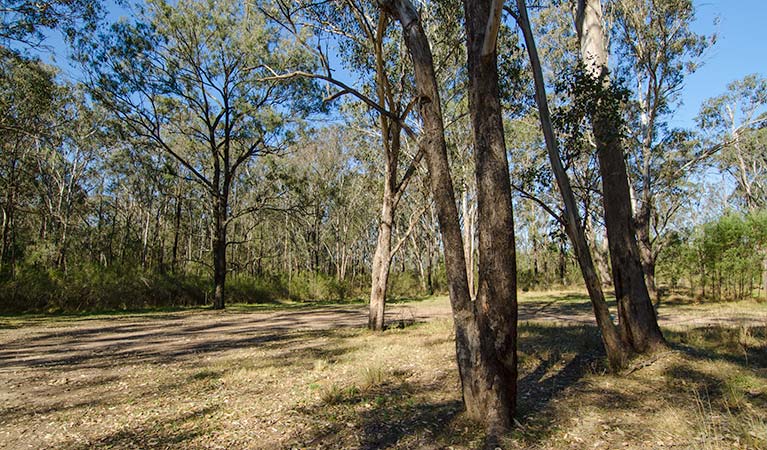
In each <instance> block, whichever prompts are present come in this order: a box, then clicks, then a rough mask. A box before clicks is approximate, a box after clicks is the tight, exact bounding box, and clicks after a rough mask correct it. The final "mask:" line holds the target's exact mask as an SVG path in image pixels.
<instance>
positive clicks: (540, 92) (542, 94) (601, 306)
mask: <svg viewBox="0 0 767 450" xmlns="http://www.w3.org/2000/svg"><path fill="white" fill-rule="evenodd" d="M517 10H518V14H519V16H518V17H519V25H520V28H521V29H522V33H523V35H524V38H525V46H526V47H527V52H528V55H529V57H530V63H531V66H532V70H533V79H534V81H535V97H536V101H537V104H538V115H539V117H540V119H541V127H542V129H543V135H544V139H545V141H546V149H547V151H548V155H549V162H550V163H551V168H552V172H554V177H555V178H556V180H557V185H558V186H559V192H560V194H561V195H562V202H563V203H564V205H565V230H566V231H567V235H568V236H569V238H570V241H571V242H572V243H573V247H574V249H575V255H576V257H577V259H578V265H579V266H580V268H581V274H582V275H583V281H584V282H585V284H586V289H587V290H588V292H589V298H590V299H591V306H592V308H593V309H594V316H595V317H596V321H597V326H598V327H599V330H600V332H601V335H602V343H603V345H604V347H605V352H606V353H607V359H608V361H609V363H610V367H611V368H612V369H614V370H617V369H619V368H621V367H623V365H624V364H625V361H626V356H627V352H626V349H625V348H624V346H623V344H622V343H621V340H620V335H619V333H618V329H617V328H616V327H615V324H614V323H613V321H612V318H611V317H610V311H609V309H608V307H607V302H606V301H605V296H604V292H603V291H602V283H601V282H600V280H599V276H598V275H597V271H596V268H595V266H594V261H593V260H592V258H591V249H590V248H589V245H588V241H587V240H586V232H585V230H584V227H583V225H582V222H581V218H580V214H579V213H578V206H577V204H576V202H575V195H574V194H573V190H572V186H571V185H570V178H569V177H568V175H567V172H566V171H565V168H564V166H563V164H562V160H561V157H560V156H559V148H558V144H557V140H556V136H555V134H554V127H553V125H552V122H551V115H550V110H549V105H548V99H547V98H546V87H545V84H544V80H543V70H542V68H541V62H540V59H539V57H538V50H537V48H536V45H535V38H534V37H533V31H532V27H531V25H530V19H529V17H528V15H527V5H526V2H525V0H517Z"/></svg>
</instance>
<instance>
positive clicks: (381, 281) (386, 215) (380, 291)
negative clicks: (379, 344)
mask: <svg viewBox="0 0 767 450" xmlns="http://www.w3.org/2000/svg"><path fill="white" fill-rule="evenodd" d="M393 222H394V201H393V198H392V190H391V183H390V182H389V177H388V176H387V177H386V180H385V182H384V196H383V203H382V207H381V223H380V224H379V226H378V240H377V241H376V250H375V253H374V255H373V270H372V274H371V275H372V282H371V285H370V308H369V314H368V328H370V329H371V330H375V331H382V330H383V328H384V312H385V311H384V310H385V307H386V290H387V285H388V283H389V271H390V268H391V234H392V224H393Z"/></svg>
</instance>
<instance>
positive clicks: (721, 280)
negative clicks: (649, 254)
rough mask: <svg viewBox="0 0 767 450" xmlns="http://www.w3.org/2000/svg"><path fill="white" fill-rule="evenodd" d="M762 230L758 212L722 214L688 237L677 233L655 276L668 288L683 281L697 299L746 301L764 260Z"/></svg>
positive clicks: (765, 218)
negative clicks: (667, 284) (697, 293)
mask: <svg viewBox="0 0 767 450" xmlns="http://www.w3.org/2000/svg"><path fill="white" fill-rule="evenodd" d="M766 230H767V212H765V211H761V212H758V213H752V214H750V215H747V216H743V215H740V214H727V215H724V216H722V217H721V218H719V219H718V220H717V221H714V222H710V223H707V224H704V225H703V226H701V227H700V228H698V229H696V230H695V231H694V232H693V233H689V234H686V235H685V234H682V233H677V234H675V235H674V236H673V238H672V239H671V240H670V241H669V244H668V245H667V247H666V248H665V249H664V251H663V253H662V254H661V258H660V263H659V267H658V270H659V273H660V274H661V276H663V277H664V278H665V279H666V280H667V281H668V282H669V283H670V284H671V286H672V287H676V286H677V285H678V284H679V283H680V282H681V281H682V280H686V281H687V282H688V284H689V286H690V288H691V289H693V290H695V289H696V288H699V289H700V292H701V295H702V296H703V297H710V298H713V299H715V300H725V299H742V298H747V297H751V296H752V292H753V289H754V288H755V287H757V286H759V283H760V277H761V274H762V263H763V261H764V258H765V257H767V256H766V255H765V249H766V248H767V239H766V238H767V233H765V231H766Z"/></svg>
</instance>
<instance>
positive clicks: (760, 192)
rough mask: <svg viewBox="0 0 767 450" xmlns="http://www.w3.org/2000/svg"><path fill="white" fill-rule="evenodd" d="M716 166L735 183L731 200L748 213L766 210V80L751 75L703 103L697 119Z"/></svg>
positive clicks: (732, 83)
mask: <svg viewBox="0 0 767 450" xmlns="http://www.w3.org/2000/svg"><path fill="white" fill-rule="evenodd" d="M697 122H698V126H699V127H700V129H701V131H702V132H703V134H704V136H703V139H704V141H705V142H707V144H708V146H709V147H720V148H721V150H720V151H719V153H718V154H717V156H716V159H715V161H716V164H717V166H718V168H719V170H720V171H722V172H724V173H726V174H728V175H729V176H730V178H731V179H732V180H733V181H735V187H736V189H735V192H733V197H734V198H735V200H736V201H737V202H738V203H739V204H740V205H741V206H743V207H745V209H746V210H747V211H750V212H753V211H756V210H759V209H763V208H765V207H767V145H765V143H766V142H767V133H766V132H765V125H767V79H765V78H764V76H761V75H758V74H751V75H747V76H745V77H743V78H742V79H740V80H736V81H733V82H731V83H730V84H728V85H727V90H726V91H725V92H724V93H723V94H721V95H717V96H715V97H712V98H710V99H708V100H706V101H705V102H704V103H703V105H702V106H701V109H700V112H699V114H698V117H697Z"/></svg>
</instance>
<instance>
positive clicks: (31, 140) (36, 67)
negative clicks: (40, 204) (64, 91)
mask: <svg viewBox="0 0 767 450" xmlns="http://www.w3.org/2000/svg"><path fill="white" fill-rule="evenodd" d="M54 77H55V73H54V71H53V70H52V69H51V68H50V67H47V66H45V65H43V64H42V63H40V62H39V61H37V60H34V59H28V58H25V57H22V56H19V55H18V54H16V53H13V52H10V51H8V50H6V49H3V48H0V133H1V134H2V143H0V145H2V152H0V186H2V191H3V195H2V199H1V200H0V202H2V203H1V205H0V206H1V209H2V215H3V217H2V245H1V246H0V269H2V270H0V271H2V272H6V273H7V274H8V275H10V276H11V277H13V275H14V266H15V264H16V257H17V253H18V246H17V237H18V225H19V221H18V217H17V212H18V210H19V206H20V204H21V202H24V201H25V199H27V200H28V199H29V198H30V197H31V196H30V195H29V190H31V189H33V188H34V185H33V182H34V180H33V176H31V175H30V174H33V173H34V172H35V162H36V160H37V159H36V152H37V149H38V147H39V146H40V144H41V141H42V139H43V138H44V136H45V134H46V133H47V130H48V129H49V128H50V127H51V123H52V121H53V112H54V107H55V104H56V98H57V95H58V94H57V91H58V87H57V85H56V82H55V78H54Z"/></svg>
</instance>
